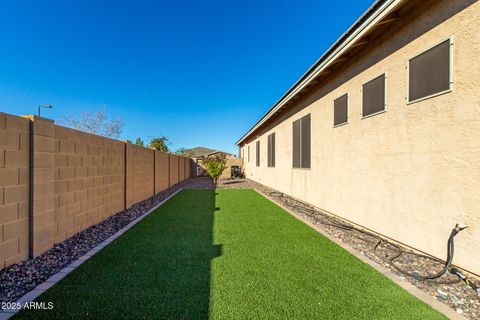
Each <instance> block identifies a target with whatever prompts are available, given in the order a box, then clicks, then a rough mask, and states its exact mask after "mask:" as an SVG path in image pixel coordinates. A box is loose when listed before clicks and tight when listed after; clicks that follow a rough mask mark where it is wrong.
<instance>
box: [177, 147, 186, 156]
mask: <svg viewBox="0 0 480 320" xmlns="http://www.w3.org/2000/svg"><path fill="white" fill-rule="evenodd" d="M185 150H186V149H185V148H178V149H177V151H175V153H176V154H179V155H181V156H184V155H185V154H186V152H185Z"/></svg>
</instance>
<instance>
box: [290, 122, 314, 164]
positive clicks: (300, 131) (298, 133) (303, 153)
mask: <svg viewBox="0 0 480 320" xmlns="http://www.w3.org/2000/svg"><path fill="white" fill-rule="evenodd" d="M310 123H311V116H310V114H308V115H306V116H305V117H303V118H301V119H298V120H297V121H295V122H293V148H292V149H293V167H294V168H307V169H308V168H310V131H311V130H310V129H311V124H310Z"/></svg>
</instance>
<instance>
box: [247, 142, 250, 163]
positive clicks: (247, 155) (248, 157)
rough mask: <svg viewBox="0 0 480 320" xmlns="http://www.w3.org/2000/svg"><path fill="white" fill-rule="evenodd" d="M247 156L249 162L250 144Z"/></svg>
mask: <svg viewBox="0 0 480 320" xmlns="http://www.w3.org/2000/svg"><path fill="white" fill-rule="evenodd" d="M247 151H248V152H247V156H248V162H250V146H248V150H247Z"/></svg>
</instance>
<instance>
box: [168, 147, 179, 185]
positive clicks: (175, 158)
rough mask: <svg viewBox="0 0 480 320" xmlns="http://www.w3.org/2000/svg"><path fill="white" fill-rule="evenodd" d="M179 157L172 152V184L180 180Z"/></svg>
mask: <svg viewBox="0 0 480 320" xmlns="http://www.w3.org/2000/svg"><path fill="white" fill-rule="evenodd" d="M179 159H180V157H179V156H177V155H174V154H170V185H171V186H173V185H174V184H177V183H178V181H179V171H178V170H179V169H178V165H179Z"/></svg>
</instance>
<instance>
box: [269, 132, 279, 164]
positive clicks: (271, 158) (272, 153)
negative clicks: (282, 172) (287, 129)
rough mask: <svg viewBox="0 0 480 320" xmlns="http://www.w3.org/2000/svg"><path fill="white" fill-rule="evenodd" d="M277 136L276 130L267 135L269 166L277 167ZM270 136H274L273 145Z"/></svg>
mask: <svg viewBox="0 0 480 320" xmlns="http://www.w3.org/2000/svg"><path fill="white" fill-rule="evenodd" d="M276 136H277V135H276V134H275V132H272V133H271V134H269V135H267V167H268V168H275V149H276V144H277V143H276V140H277V139H276ZM270 137H273V146H272V145H271V138H270ZM270 152H271V153H270ZM270 160H272V161H270Z"/></svg>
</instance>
